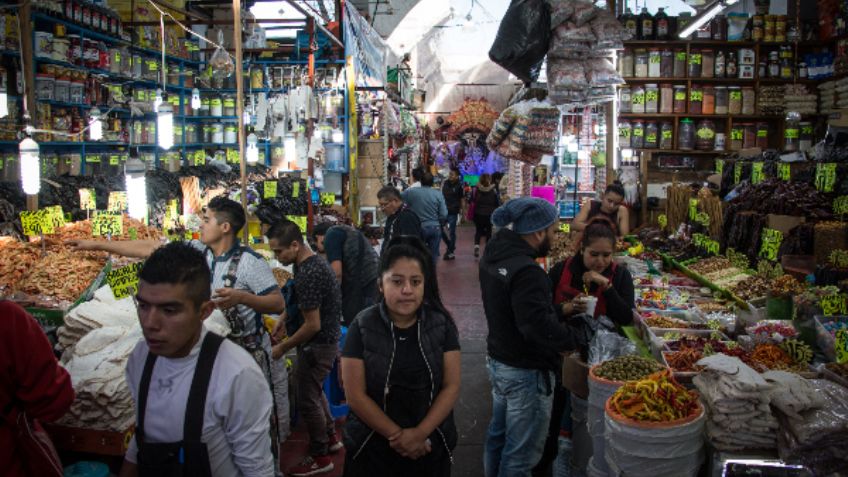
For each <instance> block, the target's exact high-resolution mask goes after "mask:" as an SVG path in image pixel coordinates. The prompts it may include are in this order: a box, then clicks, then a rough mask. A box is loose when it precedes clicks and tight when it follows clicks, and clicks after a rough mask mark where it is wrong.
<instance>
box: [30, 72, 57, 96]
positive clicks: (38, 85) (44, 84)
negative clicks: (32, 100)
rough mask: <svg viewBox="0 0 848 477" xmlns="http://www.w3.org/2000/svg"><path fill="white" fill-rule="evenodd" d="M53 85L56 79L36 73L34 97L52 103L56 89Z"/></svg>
mask: <svg viewBox="0 0 848 477" xmlns="http://www.w3.org/2000/svg"><path fill="white" fill-rule="evenodd" d="M55 83H56V78H54V77H53V75H51V74H49V73H38V74H37V75H35V97H36V98H38V99H44V100H47V101H52V100H53V94H54V91H55V89H56V86H55Z"/></svg>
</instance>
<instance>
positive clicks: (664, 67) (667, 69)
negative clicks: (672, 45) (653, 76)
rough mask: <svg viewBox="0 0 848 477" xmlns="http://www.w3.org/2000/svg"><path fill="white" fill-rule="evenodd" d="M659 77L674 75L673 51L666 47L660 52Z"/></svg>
mask: <svg viewBox="0 0 848 477" xmlns="http://www.w3.org/2000/svg"><path fill="white" fill-rule="evenodd" d="M660 56H661V60H660V77H662V78H671V77H673V76H674V52H673V51H671V50H670V49H668V48H666V49H664V50H662V52H661V53H660Z"/></svg>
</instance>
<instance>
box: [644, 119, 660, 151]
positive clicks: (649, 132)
mask: <svg viewBox="0 0 848 477" xmlns="http://www.w3.org/2000/svg"><path fill="white" fill-rule="evenodd" d="M659 135H660V129H659V127H658V126H657V122H656V121H646V122H645V149H657V148H658V147H659Z"/></svg>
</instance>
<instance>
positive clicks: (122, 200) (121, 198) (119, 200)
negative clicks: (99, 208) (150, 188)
mask: <svg viewBox="0 0 848 477" xmlns="http://www.w3.org/2000/svg"><path fill="white" fill-rule="evenodd" d="M108 208H109V212H124V211H125V210H127V193H126V191H114V192H110V193H109V207H108Z"/></svg>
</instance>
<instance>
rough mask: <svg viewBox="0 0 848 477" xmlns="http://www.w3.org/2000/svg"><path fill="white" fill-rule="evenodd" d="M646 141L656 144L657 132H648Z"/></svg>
mask: <svg viewBox="0 0 848 477" xmlns="http://www.w3.org/2000/svg"><path fill="white" fill-rule="evenodd" d="M645 142H646V143H648V144H656V143H657V135H656V134H655V133H651V134H648V135H647V136H645Z"/></svg>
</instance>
